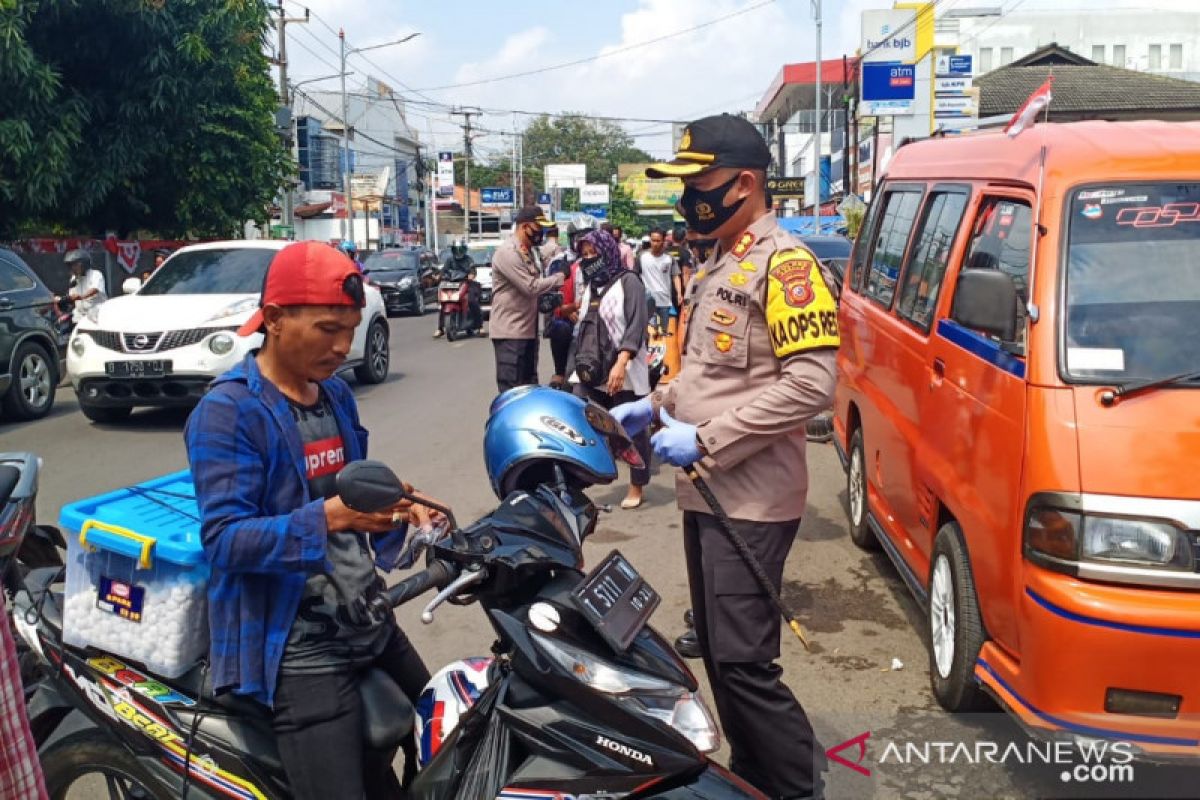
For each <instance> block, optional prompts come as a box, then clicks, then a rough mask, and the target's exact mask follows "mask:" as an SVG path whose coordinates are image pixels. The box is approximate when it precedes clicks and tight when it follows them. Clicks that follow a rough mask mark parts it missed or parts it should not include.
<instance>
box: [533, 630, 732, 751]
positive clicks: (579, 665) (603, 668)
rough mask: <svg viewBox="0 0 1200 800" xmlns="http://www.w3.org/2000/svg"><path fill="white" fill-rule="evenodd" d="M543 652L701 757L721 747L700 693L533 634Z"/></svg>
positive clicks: (719, 739)
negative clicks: (678, 738)
mask: <svg viewBox="0 0 1200 800" xmlns="http://www.w3.org/2000/svg"><path fill="white" fill-rule="evenodd" d="M530 636H531V637H532V638H533V640H534V641H535V642H537V644H538V646H539V647H540V648H541V650H542V652H543V653H545V654H546V655H547V656H549V657H550V659H551V660H552V661H554V663H556V664H557V665H558V666H559V667H561V668H562V669H563V670H565V671H566V672H568V673H570V674H571V675H572V676H574V677H575V678H576V680H578V681H580V682H581V683H583V684H585V685H587V686H589V687H591V688H592V689H595V690H596V691H598V692H603V693H604V694H611V695H616V696H618V697H619V698H620V702H621V703H622V704H623V705H625V706H626V707H628V708H630V709H631V710H633V711H635V712H637V713H639V714H641V715H642V716H646V717H650V718H651V719H655V720H658V721H659V722H664V723H666V724H667V725H670V726H671V727H672V728H674V729H675V730H676V731H678V732H679V733H680V734H682V735H683V736H684V737H685V738H686V739H687V740H688V741H690V742H691V743H692V745H693V746H694V747H695V748H696V749H697V750H699V751H700V752H701V753H712V752H715V751H716V750H718V749H719V748H720V747H721V735H720V733H718V732H717V726H716V724H715V723H714V722H713V718H712V714H710V713H709V711H708V708H707V707H706V706H705V705H704V701H703V700H702V699H701V697H700V695H699V693H693V692H690V691H688V690H687V689H686V688H685V687H683V686H680V685H679V684H676V683H672V682H671V681H668V680H664V679H662V678H656V677H654V676H652V675H646V674H643V673H641V672H636V671H634V670H631V669H627V668H625V667H621V666H618V665H616V664H611V663H609V662H607V661H605V660H603V659H600V658H597V657H595V656H593V655H592V654H591V653H586V652H584V651H583V650H580V649H578V648H576V647H572V646H571V645H569V644H566V643H565V642H562V641H560V640H558V639H552V638H550V637H548V636H543V635H542V634H540V633H535V632H533V631H531V632H530Z"/></svg>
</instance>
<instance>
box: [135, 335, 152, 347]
mask: <svg viewBox="0 0 1200 800" xmlns="http://www.w3.org/2000/svg"><path fill="white" fill-rule="evenodd" d="M149 344H150V337H149V336H147V335H146V334H144V333H139V334H138V335H137V336H135V337H133V346H134V349H136V350H145V349H146V347H147V346H149Z"/></svg>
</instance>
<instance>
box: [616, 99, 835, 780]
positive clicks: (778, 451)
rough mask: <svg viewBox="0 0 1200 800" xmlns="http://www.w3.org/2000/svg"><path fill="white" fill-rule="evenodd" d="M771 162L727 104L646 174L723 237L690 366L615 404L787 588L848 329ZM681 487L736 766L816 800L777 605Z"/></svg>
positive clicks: (702, 506)
mask: <svg viewBox="0 0 1200 800" xmlns="http://www.w3.org/2000/svg"><path fill="white" fill-rule="evenodd" d="M770 163H771V153H770V150H769V149H768V147H767V144H766V142H765V141H764V140H763V138H762V136H761V135H760V134H759V133H758V131H757V130H756V129H755V127H754V126H753V125H752V124H751V123H750V122H748V121H746V120H744V119H742V118H740V117H734V116H732V115H729V114H722V115H719V116H714V117H707V118H705V119H702V120H698V121H696V122H693V123H691V124H690V125H688V126H687V128H686V129H685V130H684V133H683V136H682V137H681V139H680V148H679V152H677V153H676V157H675V160H674V161H671V162H669V163H665V164H655V165H652V166H651V167H649V168H648V169H647V170H646V174H647V176H649V177H651V178H661V177H678V178H682V179H683V181H684V187H685V189H684V192H683V195H682V198H681V200H680V202H681V206H682V210H683V213H684V217H685V218H686V220H687V224H688V228H689V229H690V230H692V231H695V232H696V235H697V236H699V237H713V238H714V239H715V240H716V249H715V251H714V252H713V253H712V255H711V256H710V257H709V259H708V261H707V262H706V263H705V264H704V265H703V267H702V268H701V269H700V270H699V271H697V273H696V275H695V276H694V277H693V279H692V282H691V285H690V286H689V287H688V289H687V291H686V293H685V298H684V303H683V310H682V318H681V325H680V328H681V330H682V333H681V342H682V360H683V364H682V368H681V370H680V373H679V375H678V376H677V377H676V378H675V380H673V381H671V382H670V383H669V384H667V385H666V386H665V387H664V388H659V389H657V390H656V391H655V392H654V394H652V395H651V396H650V397H648V398H645V399H643V400H639V401H637V402H635V403H629V404H626V405H622V406H619V407H617V408H616V409H614V410H613V416H615V417H616V418H617V419H618V420H619V421H620V422H621V423H622V424H623V425H624V426H625V429H626V431H627V432H629V433H630V434H633V433H636V432H639V431H642V430H645V429H646V428H647V427H648V426H649V425H650V424H651V422H652V421H654V420H657V421H658V422H660V423H661V424H662V425H663V427H662V429H661V430H659V431H658V432H657V433H655V434H654V436H653V438H652V439H651V445H652V447H653V449H654V453H655V455H657V456H658V457H659V458H660V459H662V460H663V461H666V462H668V463H670V464H673V465H675V466H680V467H682V466H686V465H695V466H696V468H697V470H698V471H699V472H700V474H701V475H703V477H704V479H705V480H706V482H707V483H708V485H709V487H710V488H711V489H712V492H713V494H714V495H716V497H717V499H718V500H719V501H720V502H721V504H722V505H723V506H724V509H725V511H726V513H727V515H728V517H729V518H730V519H731V520H732V525H733V528H734V529H735V530H736V532H737V533H739V534H740V535H741V537H742V538H743V539H745V540H746V542H747V543H748V544H749V546H750V548H751V550H752V551H753V552H754V554H755V555H756V556H757V558H758V561H759V562H760V563H761V564H762V566H763V567H764V569H765V571H766V573H767V575H768V577H769V579H770V580H771V581H772V582H773V583H774V585H775V588H776V590H778V589H779V587H780V584H781V582H782V579H783V566H784V562H785V561H786V560H787V556H788V552H789V551H790V550H791V546H792V542H793V540H794V539H795V537H796V533H797V531H798V529H799V526H800V517H801V514H802V513H803V511H804V504H805V495H806V493H807V486H808V473H807V466H806V460H805V443H806V437H805V423H806V421H807V420H809V419H811V418H812V417H814V416H815V415H816V414H818V413H819V412H821V411H823V410H825V409H827V408H829V406H830V404H831V402H832V399H833V390H834V384H835V355H836V352H835V351H836V348H837V347H838V345H839V344H840V339H839V336H838V328H837V308H836V305H835V301H834V297H833V294H832V293H831V291H830V288H829V287H830V285H832V284H831V283H830V279H828V278H827V277H826V276H825V274H824V272H823V271H822V268H821V267H820V264H819V262H818V261H817V259H816V258H815V257H814V256H813V255H812V253H811V252H809V251H808V250H807V249H806V248H805V247H804V246H803V245H801V244H800V243H799V242H798V241H797V240H795V239H793V238H792V237H791V235H789V234H788V233H786V232H785V231H783V230H782V229H781V228H780V227H779V225H778V223H777V222H776V220H775V215H774V214H773V213H772V212H771V210H770V208H769V206H768V205H767V201H766V189H765V186H766V170H767V167H768V166H769V165H770ZM676 488H677V495H678V502H679V506H680V508H681V509H682V510H683V529H684V552H685V555H686V559H687V569H688V583H689V585H690V587H691V601H692V610H693V613H694V618H695V626H696V634H697V638H698V639H699V644H700V651H701V655H702V656H703V659H704V667H705V670H706V672H707V673H708V678H709V683H710V685H711V686H712V689H713V694H714V699H715V702H716V706H717V712H718V714H719V716H720V719H721V725H722V727H723V728H724V730H725V735H726V737H727V740H728V742H729V747H730V752H731V756H730V768H731V769H732V770H733V771H734V772H736V773H737V774H738V775H740V776H741V777H742V778H744V779H746V780H747V781H748V782H750V783H752V784H754V785H755V786H757V787H758V788H759V789H760V790H762V791H763V792H764V793H765V794H767V795H768V796H770V797H774V798H798V797H819V796H821V794H822V791H823V788H822V782H821V779H820V772H821V771H822V769H823V767H824V750H823V748H821V747H820V746H819V745H818V743H817V741H816V737H815V735H814V733H813V728H812V725H811V724H810V723H809V720H808V717H807V715H806V714H805V713H804V709H803V708H802V707H801V705H800V703H799V702H798V701H797V700H796V697H795V696H794V695H793V694H792V692H791V690H790V689H789V688H788V687H787V685H785V684H784V683H783V681H782V679H781V678H782V672H783V671H782V669H781V668H780V666H779V665H778V664H776V663H775V660H776V659H777V658H778V657H779V646H780V637H779V628H780V619H779V615H778V613H777V612H776V611H775V608H774V606H773V605H772V603H771V602H770V600H769V599H768V598H767V596H766V595H765V594H764V593H763V592H762V590H761V589H760V588H759V585H758V583H757V582H756V580H755V579H754V578H753V576H752V574H751V572H750V570H749V569H748V568H747V567H746V565H745V562H744V561H742V559H741V558H740V557H739V555H738V554H737V552H736V551H735V550H734V549H733V547H732V546H731V545H730V544H729V543H728V542H727V540H726V539H725V537H724V536H723V535H722V533H721V529H720V527H719V523H718V521H717V519H716V517H715V516H713V514H712V510H711V509H710V508H709V506H708V504H707V503H705V502H704V500H703V498H702V497H701V496H700V494H699V493H698V492H697V491H696V489H695V488H694V487H693V485H692V483H691V481H689V480H688V479H687V477H686V476H685V475H684V474H683V473H682V472H681V473H680V474H679V475H678V478H677V481H676Z"/></svg>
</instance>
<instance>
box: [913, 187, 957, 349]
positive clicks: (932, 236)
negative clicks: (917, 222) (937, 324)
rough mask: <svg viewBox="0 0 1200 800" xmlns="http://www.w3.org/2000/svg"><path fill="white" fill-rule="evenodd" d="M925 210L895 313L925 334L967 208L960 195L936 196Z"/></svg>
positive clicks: (951, 193)
mask: <svg viewBox="0 0 1200 800" xmlns="http://www.w3.org/2000/svg"><path fill="white" fill-rule="evenodd" d="M931 198H932V199H931V200H930V201H929V204H928V205H927V206H926V207H925V219H924V220H923V221H922V223H921V228H920V229H919V230H918V232H917V243H916V245H915V247H914V248H913V257H912V260H911V261H910V262H909V264H908V269H907V270H906V271H905V273H904V288H903V289H902V290H901V291H900V303H899V306H898V308H897V312H898V313H899V314H900V316H902V317H904V318H905V319H907V320H908V321H909V322H912V323H913V324H914V325H916V326H917V327H919V328H921V330H923V331H925V332H926V333H928V332H929V327H930V325H931V324H932V323H933V311H934V308H935V307H936V306H937V300H938V290H940V289H941V287H942V279H943V278H944V277H945V276H946V265H947V264H948V263H949V261H950V248H952V247H953V246H954V235H955V234H956V233H957V232H958V226H959V223H961V222H962V217H963V211H964V210H965V209H966V207H967V195H966V194H964V193H963V192H936V193H934V194H933V195H932V196H931Z"/></svg>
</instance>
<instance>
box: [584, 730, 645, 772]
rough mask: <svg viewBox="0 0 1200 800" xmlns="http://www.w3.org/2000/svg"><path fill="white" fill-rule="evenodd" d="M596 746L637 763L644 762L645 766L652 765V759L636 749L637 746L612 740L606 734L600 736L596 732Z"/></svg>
mask: <svg viewBox="0 0 1200 800" xmlns="http://www.w3.org/2000/svg"><path fill="white" fill-rule="evenodd" d="M596 746H597V747H603V748H604V749H605V750H608V751H609V752H610V753H615V754H617V755H619V756H623V757H625V758H627V759H629V760H630V761H636V762H638V763H639V764H645V765H646V766H647V767H653V766H654V759H652V758H650V756H649V755H647V754H646V753H643V752H642V751H641V750H638V749H637V748H634V747H630V746H629V745H627V744H624V743H622V742H618V741H614V740H613V739H609V738H608V737H607V736H602V735H600V734H596Z"/></svg>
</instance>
